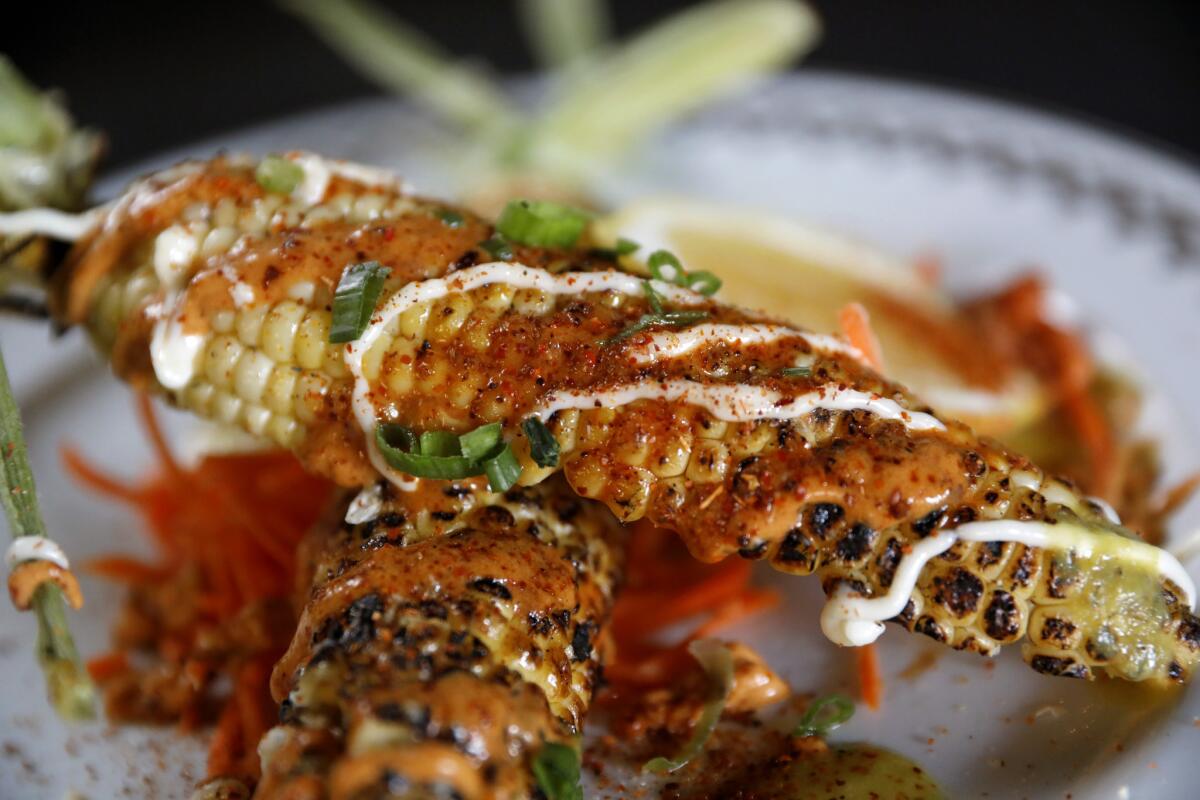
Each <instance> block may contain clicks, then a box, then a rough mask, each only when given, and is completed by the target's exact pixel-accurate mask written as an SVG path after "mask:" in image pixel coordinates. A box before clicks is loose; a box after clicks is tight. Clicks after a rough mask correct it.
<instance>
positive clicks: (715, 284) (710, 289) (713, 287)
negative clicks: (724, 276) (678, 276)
mask: <svg viewBox="0 0 1200 800" xmlns="http://www.w3.org/2000/svg"><path fill="white" fill-rule="evenodd" d="M684 285H685V286H686V287H687V288H688V289H691V290H692V291H693V292H699V293H700V294H702V295H704V296H705V297H711V296H713V295H714V294H716V293H717V290H718V289H720V288H721V279H720V278H718V277H717V276H716V275H713V274H712V273H711V272H709V271H708V270H706V269H702V270H698V271H696V272H689V273H687V277H686V278H685V282H684Z"/></svg>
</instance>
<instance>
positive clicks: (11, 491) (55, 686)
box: [0, 61, 95, 720]
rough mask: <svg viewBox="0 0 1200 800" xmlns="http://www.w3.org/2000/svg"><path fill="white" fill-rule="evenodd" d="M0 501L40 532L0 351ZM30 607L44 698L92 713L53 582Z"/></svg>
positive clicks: (22, 528) (91, 696) (21, 532)
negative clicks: (35, 632) (44, 693)
mask: <svg viewBox="0 0 1200 800" xmlns="http://www.w3.org/2000/svg"><path fill="white" fill-rule="evenodd" d="M0 64H3V62H2V61H0ZM0 505H2V506H4V513H5V516H6V517H7V518H8V527H9V530H10V531H12V535H13V538H14V539H15V538H17V537H20V536H46V523H45V520H43V519H42V512H41V510H40V509H39V508H38V500H37V486H36V485H35V484H34V478H33V468H32V467H31V466H30V464H29V450H28V448H27V447H26V446H25V437H24V434H23V432H22V426H21V412H20V409H19V408H18V407H17V400H16V398H15V397H14V396H13V392H12V385H11V384H9V382H8V369H7V367H5V365H4V356H3V355H0ZM33 612H34V614H36V615H37V629H38V637H37V656H38V662H39V663H40V664H41V667H42V673H43V676H44V677H45V679H46V689H47V691H48V693H49V695H50V702H51V703H53V704H54V708H55V710H56V711H58V713H59V714H60V715H61V716H62V717H63V718H64V719H71V720H74V719H91V718H92V717H93V716H94V715H95V708H94V705H95V690H94V687H93V686H92V682H91V679H90V678H89V677H88V673H87V670H86V669H84V667H83V664H81V663H80V661H79V651H78V650H77V649H76V648H75V640H74V638H72V636H71V628H70V626H69V625H68V623H67V604H66V601H65V600H64V599H63V594H62V590H61V589H59V588H58V587H57V586H56V585H54V584H53V583H45V584H42V585H41V586H39V587H38V588H37V589H36V590H34V593H33Z"/></svg>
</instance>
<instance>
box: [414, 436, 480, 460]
mask: <svg viewBox="0 0 1200 800" xmlns="http://www.w3.org/2000/svg"><path fill="white" fill-rule="evenodd" d="M420 448H421V455H423V456H439V457H443V456H465V455H467V454H466V453H464V452H463V451H462V448H461V447H460V446H459V443H458V437H457V436H455V435H454V434H453V433H447V432H446V431H425V432H424V433H422V434H421V440H420ZM468 457H469V456H468Z"/></svg>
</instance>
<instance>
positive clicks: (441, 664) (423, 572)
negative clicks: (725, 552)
mask: <svg viewBox="0 0 1200 800" xmlns="http://www.w3.org/2000/svg"><path fill="white" fill-rule="evenodd" d="M343 509H344V506H343ZM598 512H599V513H598ZM622 538H623V537H622V535H621V531H620V529H619V527H618V526H616V525H614V524H612V523H611V518H610V517H608V515H607V514H606V513H604V512H603V511H602V510H600V509H599V508H598V507H597V508H586V507H584V505H583V504H582V503H581V502H580V501H579V500H578V499H577V498H576V497H575V496H574V495H572V494H571V493H570V491H569V490H568V489H567V488H566V487H565V486H564V485H563V484H562V482H561V481H559V480H555V481H548V482H546V483H545V484H543V485H541V486H538V487H533V488H526V489H513V490H511V491H509V492H508V493H507V494H504V495H499V494H493V493H490V492H487V491H485V490H483V489H481V488H478V487H472V486H471V485H469V484H454V485H452V486H449V487H432V486H430V487H427V488H425V489H424V490H423V491H419V492H415V493H404V492H399V491H395V492H391V491H389V490H388V489H386V488H384V489H383V498H382V501H381V507H380V508H379V510H378V516H377V517H375V518H374V519H373V520H371V521H368V522H364V523H360V524H357V525H351V524H341V525H338V526H337V527H336V529H335V530H333V531H330V530H328V529H323V530H317V531H315V532H314V533H313V535H312V539H313V540H312V541H311V542H310V543H309V547H308V550H309V551H310V552H311V553H312V554H313V556H312V558H311V559H310V567H309V568H308V569H307V570H306V572H307V574H308V575H309V576H310V578H311V585H310V586H309V587H308V589H307V590H306V591H305V592H304V597H305V600H306V602H305V606H304V611H303V615H302V617H301V622H300V626H299V628H298V630H297V632H296V634H295V637H294V639H293V641H292V645H291V648H290V649H289V651H288V653H287V654H286V655H285V656H284V658H283V659H282V660H281V661H280V663H279V665H278V666H277V667H276V670H275V674H274V676H273V679H272V690H273V693H274V694H275V696H276V699H278V700H280V701H282V709H281V719H282V724H281V725H279V726H278V727H277V728H276V729H275V730H274V731H273V732H271V733H270V734H268V736H267V738H266V739H265V740H264V742H265V743H264V745H263V749H262V752H263V754H264V777H263V781H262V783H261V784H260V786H259V789H258V794H257V795H256V796H258V797H264V798H271V797H295V796H300V795H294V794H290V792H299V791H300V787H305V786H307V787H321V793H320V794H315V795H313V796H328V797H331V798H349V797H355V798H365V797H375V796H381V797H382V796H388V797H393V796H394V797H441V796H447V797H449V796H455V797H461V798H464V800H467V799H469V798H483V797H487V798H498V799H500V800H504V799H505V798H513V799H515V798H527V797H530V796H532V794H533V790H532V785H531V784H532V779H531V772H530V762H531V761H532V759H533V758H534V757H536V755H537V753H538V751H539V749H540V748H541V746H542V745H543V744H544V743H545V742H548V741H568V742H569V740H570V739H571V738H572V737H574V736H576V735H578V733H579V731H580V728H581V725H582V722H583V717H584V714H585V713H586V711H587V708H588V704H589V703H590V700H591V695H592V691H593V689H594V688H595V685H596V680H597V677H598V675H599V670H600V664H601V662H602V660H603V656H604V652H605V650H606V649H607V647H608V643H607V639H606V634H605V633H604V625H605V623H606V621H607V617H608V612H609V608H610V605H611V602H612V597H613V592H614V588H615V586H614V584H615V582H616V581H617V579H618V574H619V567H620V565H619V560H618V559H619V555H620V543H621V540H622ZM388 792H391V793H390V794H389V793H388ZM455 793H457V794H455ZM303 796H308V795H303Z"/></svg>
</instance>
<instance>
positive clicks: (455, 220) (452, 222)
mask: <svg viewBox="0 0 1200 800" xmlns="http://www.w3.org/2000/svg"><path fill="white" fill-rule="evenodd" d="M434 216H436V217H437V218H438V219H440V220H441V221H442V222H443V223H445V225H446V227H447V228H457V227H459V226H460V225H462V224H463V222H464V219H463V215H462V214H460V213H458V212H457V211H451V210H450V209H448V208H443V209H441V210H440V211H437V212H436V213H435V214H434Z"/></svg>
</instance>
